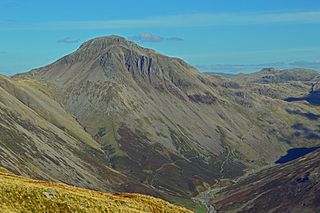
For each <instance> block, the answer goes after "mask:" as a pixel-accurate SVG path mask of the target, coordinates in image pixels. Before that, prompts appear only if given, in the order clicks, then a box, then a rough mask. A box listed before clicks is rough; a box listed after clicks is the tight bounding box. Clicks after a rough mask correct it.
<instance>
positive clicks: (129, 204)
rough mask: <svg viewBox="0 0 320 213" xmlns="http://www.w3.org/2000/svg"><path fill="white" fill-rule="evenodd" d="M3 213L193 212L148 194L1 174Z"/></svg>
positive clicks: (0, 196)
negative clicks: (101, 190)
mask: <svg viewBox="0 0 320 213" xmlns="http://www.w3.org/2000/svg"><path fill="white" fill-rule="evenodd" d="M0 209H1V212H4V213H5V212H24V213H27V212H90V213H91V212H92V213H94V212H175V213H179V212H190V211H189V210H186V209H184V208H182V207H178V206H175V205H172V204H170V203H167V202H165V201H162V200H160V199H156V198H153V197H150V196H146V195H140V194H128V193H116V194H107V193H101V192H96V191H91V190H86V189H81V188H76V187H72V186H68V185H64V184H56V183H50V182H46V181H39V180H31V179H27V178H24V177H20V176H16V175H12V174H9V173H3V172H0Z"/></svg>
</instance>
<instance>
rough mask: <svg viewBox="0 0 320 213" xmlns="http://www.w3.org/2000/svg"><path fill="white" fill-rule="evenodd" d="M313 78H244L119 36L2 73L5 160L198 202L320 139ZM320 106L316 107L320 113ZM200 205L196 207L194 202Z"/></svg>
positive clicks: (94, 184)
mask: <svg viewBox="0 0 320 213" xmlns="http://www.w3.org/2000/svg"><path fill="white" fill-rule="evenodd" d="M310 88H311V84H309V83H307V82H304V81H301V80H297V81H295V82H280V83H278V84H272V83H267V84H266V83H254V84H252V85H246V84H243V82H242V81H241V80H238V79H233V78H231V79H226V78H224V77H221V76H209V75H207V74H203V73H200V72H198V71H197V70H196V69H195V68H194V67H192V66H190V65H188V64H187V63H186V62H184V61H182V60H181V59H178V58H171V57H167V56H164V55H161V54H159V53H157V52H156V51H154V50H151V49H147V48H143V47H140V46H138V45H137V44H135V43H133V42H131V41H128V40H126V39H124V38H122V37H119V36H107V37H99V38H95V39H92V40H90V41H87V42H85V43H84V44H82V45H81V46H80V47H79V48H78V49H77V50H76V51H75V52H74V53H71V54H69V55H67V56H65V57H63V58H61V59H59V60H57V61H56V62H54V63H52V64H50V65H47V66H45V67H42V68H38V69H34V70H32V71H30V72H27V73H23V74H19V75H16V76H14V77H12V78H8V77H1V81H0V89H1V94H0V97H1V99H0V109H1V111H0V112H1V117H0V128H1V129H0V130H1V131H0V134H1V137H0V143H1V149H0V156H4V157H2V159H1V161H0V163H1V165H2V166H3V167H5V168H6V169H8V170H10V171H12V172H14V173H15V174H19V175H24V176H29V177H33V178H39V179H45V180H50V181H57V182H63V183H68V184H72V185H76V186H81V187H85V188H90V189H96V190H99V191H105V192H110V191H111V192H114V191H122V192H123V191H125V192H138V193H144V194H149V195H153V196H157V197H160V198H163V199H166V200H169V201H171V202H174V203H184V205H185V203H188V205H189V204H190V202H191V198H192V197H194V196H196V195H198V194H199V193H200V192H202V191H204V190H206V189H207V188H208V187H209V186H210V185H213V184H215V183H216V182H217V181H218V180H220V179H226V178H231V179H233V178H236V177H239V176H241V175H243V174H245V173H246V172H247V171H248V170H251V169H256V168H260V167H261V166H264V165H268V164H270V163H273V162H274V161H275V160H277V159H278V158H279V157H280V156H281V155H282V154H283V153H285V152H286V151H287V150H288V149H290V148H293V147H301V146H310V147H311V146H315V145H317V144H319V138H320V134H319V133H318V132H317V129H318V121H317V120H318V119H317V115H320V109H319V108H317V107H315V106H313V105H310V104H307V103H305V102H303V101H301V102H300V101H299V102H288V101H286V100H285V99H286V98H288V97H292V96H300V95H301V96H302V95H306V94H308V93H309V91H310ZM315 118H316V119H315ZM192 208H193V207H192Z"/></svg>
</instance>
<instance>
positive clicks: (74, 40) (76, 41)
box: [57, 37, 80, 44]
mask: <svg viewBox="0 0 320 213" xmlns="http://www.w3.org/2000/svg"><path fill="white" fill-rule="evenodd" d="M79 41H80V40H79V39H72V38H71V37H65V38H62V39H59V40H58V41H57V42H58V43H64V44H75V43H79Z"/></svg>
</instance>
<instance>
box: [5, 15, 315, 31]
mask: <svg viewBox="0 0 320 213" xmlns="http://www.w3.org/2000/svg"><path fill="white" fill-rule="evenodd" d="M261 24H320V11H280V12H279V11H271V12H260V13H253V12H252V13H205V14H184V15H175V16H158V17H147V18H142V19H124V20H97V21H60V22H47V23H25V24H22V23H21V24H19V25H5V26H1V25H0V30H92V29H121V28H163V27H208V26H248V25H261Z"/></svg>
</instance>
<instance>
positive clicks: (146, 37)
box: [129, 33, 183, 43]
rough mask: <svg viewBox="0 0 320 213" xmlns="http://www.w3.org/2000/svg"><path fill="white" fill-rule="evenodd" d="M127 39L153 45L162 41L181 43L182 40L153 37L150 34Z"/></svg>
mask: <svg viewBox="0 0 320 213" xmlns="http://www.w3.org/2000/svg"><path fill="white" fill-rule="evenodd" d="M129 39H132V40H134V41H139V42H153V43H159V42H162V41H166V40H167V41H183V39H182V38H179V37H162V36H158V35H154V34H152V33H142V34H140V35H136V36H132V37H129Z"/></svg>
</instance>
